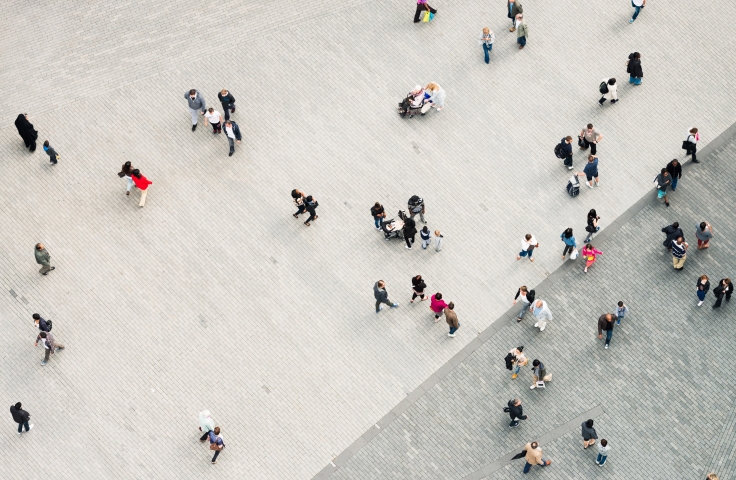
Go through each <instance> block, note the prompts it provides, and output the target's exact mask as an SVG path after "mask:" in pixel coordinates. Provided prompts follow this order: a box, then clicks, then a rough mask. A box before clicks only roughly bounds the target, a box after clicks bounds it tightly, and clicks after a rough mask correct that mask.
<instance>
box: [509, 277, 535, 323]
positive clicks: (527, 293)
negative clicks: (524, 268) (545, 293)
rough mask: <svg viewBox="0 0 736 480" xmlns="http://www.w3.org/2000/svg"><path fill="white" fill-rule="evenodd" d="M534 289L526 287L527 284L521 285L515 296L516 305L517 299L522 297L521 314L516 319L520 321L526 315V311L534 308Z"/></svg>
mask: <svg viewBox="0 0 736 480" xmlns="http://www.w3.org/2000/svg"><path fill="white" fill-rule="evenodd" d="M534 294H535V292H534V290H528V289H527V288H526V285H522V286H520V287H519V289H518V290H517V291H516V296H515V297H514V305H516V302H517V300H519V297H521V299H520V300H521V310H519V314H518V315H517V316H516V321H517V322H520V321H522V320H523V319H524V315H526V312H528V311H529V310H531V309H532V306H531V305H532V302H533V301H534Z"/></svg>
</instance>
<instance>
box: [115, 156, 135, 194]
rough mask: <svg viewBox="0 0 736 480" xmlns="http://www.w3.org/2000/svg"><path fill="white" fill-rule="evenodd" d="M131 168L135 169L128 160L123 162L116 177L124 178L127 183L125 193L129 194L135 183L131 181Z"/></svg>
mask: <svg viewBox="0 0 736 480" xmlns="http://www.w3.org/2000/svg"><path fill="white" fill-rule="evenodd" d="M133 170H135V167H133V165H131V164H130V162H125V163H124V164H123V166H122V167H121V168H120V171H119V172H118V177H120V178H124V179H125V181H126V182H127V184H128V188H126V190H125V194H126V195H130V189H131V188H133V185H135V184H134V183H133Z"/></svg>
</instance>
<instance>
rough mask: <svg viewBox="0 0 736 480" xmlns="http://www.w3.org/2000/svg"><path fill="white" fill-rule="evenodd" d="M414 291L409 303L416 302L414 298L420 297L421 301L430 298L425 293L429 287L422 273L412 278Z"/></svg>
mask: <svg viewBox="0 0 736 480" xmlns="http://www.w3.org/2000/svg"><path fill="white" fill-rule="evenodd" d="M411 286H412V291H413V292H414V293H413V294H412V296H411V300H410V301H409V303H414V300H415V299H416V298H417V297H419V298H420V299H421V300H420V301H421V302H423V301H425V300H429V298H427V296H426V295H425V294H424V289H425V288H427V284H426V283H424V279H423V278H422V276H421V275H417V276H416V277H413V278H412V279H411Z"/></svg>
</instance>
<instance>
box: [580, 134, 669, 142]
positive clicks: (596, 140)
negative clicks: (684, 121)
mask: <svg viewBox="0 0 736 480" xmlns="http://www.w3.org/2000/svg"><path fill="white" fill-rule="evenodd" d="M680 138H682V137H680ZM601 140H603V134H598V136H597V137H595V142H593V143H599V142H600V141H601Z"/></svg>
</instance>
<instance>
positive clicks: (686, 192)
mask: <svg viewBox="0 0 736 480" xmlns="http://www.w3.org/2000/svg"><path fill="white" fill-rule="evenodd" d="M734 160H736V139H734V140H732V141H730V142H729V143H728V144H727V145H726V146H724V147H723V148H721V149H719V151H718V152H716V154H715V155H714V157H709V158H708V159H707V160H706V161H705V162H704V163H701V165H700V166H697V167H694V168H688V169H687V170H686V171H685V173H684V174H683V178H682V180H681V182H680V184H679V185H678V189H677V192H675V193H673V194H672V199H671V204H672V206H671V207H670V208H669V209H667V208H666V207H665V206H664V205H663V204H660V203H659V202H657V201H656V200H654V201H653V202H652V203H651V204H650V205H648V206H646V207H645V208H644V209H643V210H642V211H641V212H640V213H638V214H636V215H635V216H634V217H633V218H632V219H631V220H630V221H629V222H627V223H626V224H624V225H623V226H622V228H621V229H620V230H619V231H617V232H615V233H614V234H613V236H612V237H611V238H610V239H608V240H607V241H605V242H604V243H602V244H600V245H596V246H597V247H599V248H600V249H601V250H602V251H603V252H604V255H603V256H602V257H601V258H600V260H599V261H598V262H596V264H595V265H593V267H592V268H591V269H590V271H589V273H587V274H585V273H583V271H582V264H581V263H578V264H577V266H574V267H572V268H570V269H569V270H568V271H567V272H566V273H565V275H564V276H563V277H562V278H561V279H559V280H557V281H552V282H549V284H548V285H544V289H543V290H542V289H540V290H537V297H538V298H543V299H545V300H546V301H547V302H548V303H549V305H550V308H551V309H552V311H553V312H554V314H555V319H554V320H553V321H552V322H551V325H549V326H548V327H547V329H546V330H545V331H544V332H543V333H539V331H538V330H536V329H533V328H532V326H531V324H532V321H530V320H529V319H526V320H525V321H524V322H523V323H521V324H516V322H512V323H511V324H510V325H509V326H507V327H506V328H504V329H502V330H501V331H499V332H498V334H497V335H496V336H494V337H492V338H491V339H490V340H488V341H487V342H486V343H485V344H484V345H483V346H482V347H481V348H479V349H478V350H477V351H476V352H475V353H474V354H473V355H471V356H470V357H468V359H467V360H466V361H465V362H463V363H461V364H460V365H458V366H457V367H456V368H455V369H454V370H453V371H452V372H451V373H450V374H449V375H448V376H447V377H446V378H445V379H444V380H443V381H441V382H440V383H439V384H438V385H437V386H436V387H435V388H434V389H432V390H431V391H430V392H429V393H427V394H426V395H424V396H423V397H422V398H421V399H420V400H419V401H417V403H416V404H415V405H413V406H412V407H410V408H409V409H408V410H407V411H406V413H405V414H404V415H402V416H400V417H399V418H398V419H397V420H396V421H395V422H393V423H392V424H391V425H390V426H389V427H388V428H385V429H384V431H383V432H382V433H381V434H379V436H377V437H376V438H375V439H374V440H373V441H372V442H371V443H369V444H368V445H367V446H365V447H364V448H363V449H362V450H360V451H359V452H358V453H357V454H356V455H355V456H354V457H353V458H352V459H351V460H349V461H348V462H347V464H346V465H345V466H344V467H342V468H340V469H339V470H337V472H335V473H334V474H333V475H332V477H331V478H334V479H350V478H366V479H381V478H395V479H400V478H406V479H409V478H412V479H415V478H428V479H429V478H431V479H440V478H443V479H444V478H447V479H450V478H458V479H459V478H463V477H465V476H467V475H469V474H471V473H472V472H474V471H476V470H479V469H480V468H482V467H483V465H485V464H488V463H490V462H491V461H493V460H494V459H496V458H499V457H502V456H504V455H505V454H507V453H510V452H514V451H519V449H520V447H521V446H523V445H524V444H525V443H526V442H527V441H531V440H533V439H535V438H539V437H540V436H542V435H543V434H544V433H545V432H548V431H549V430H552V429H553V428H555V427H557V426H558V425H561V424H564V423H565V422H567V421H568V420H569V419H571V418H574V417H575V416H577V415H578V414H579V413H580V412H585V411H587V410H589V409H590V408H591V407H592V406H593V405H595V404H597V403H599V404H600V405H601V406H602V407H603V409H604V411H605V414H604V415H602V416H601V417H600V418H596V419H595V427H596V430H597V432H598V435H599V437H600V438H606V439H608V440H609V442H610V444H611V446H612V448H613V451H612V453H611V458H610V459H609V462H608V464H607V465H606V466H605V467H604V468H600V467H598V466H596V465H595V463H594V458H593V457H594V454H593V452H588V451H584V450H583V449H582V444H581V437H580V433H579V431H577V430H576V431H575V432H573V433H571V434H569V435H566V436H564V437H563V438H560V439H557V440H554V441H553V442H551V443H549V444H548V445H543V450H544V452H545V458H551V459H553V461H554V465H553V467H552V468H550V469H549V470H547V471H545V472H544V473H543V475H544V477H545V478H558V479H569V478H589V477H591V476H592V475H596V476H602V478H640V477H641V475H643V474H646V476H647V478H654V479H667V478H700V476H704V474H705V473H704V472H707V471H709V470H711V469H712V470H716V471H717V472H718V473H719V474H722V475H723V477H725V478H730V477H729V475H733V474H734V469H733V463H732V462H731V459H730V457H731V456H732V453H731V450H732V449H731V447H729V445H731V444H732V443H733V431H732V425H731V424H732V423H733V422H732V419H731V417H732V416H733V405H734V403H733V398H734V397H733V396H734V390H735V389H734V385H733V382H732V381H731V378H730V375H728V374H727V373H724V368H726V369H727V365H729V364H730V363H731V361H732V358H733V349H734V346H736V336H735V335H734V332H733V328H731V327H732V325H731V319H732V318H733V317H734V312H733V308H734V305H729V304H726V303H725V302H724V307H723V308H721V309H720V310H712V309H711V308H709V306H710V305H711V304H712V303H713V301H714V297H713V296H712V294H709V295H708V297H707V303H706V304H705V305H704V306H702V307H697V306H696V304H697V298H696V297H695V289H694V285H695V282H696V279H697V277H698V276H700V275H702V274H707V275H708V276H709V277H710V278H711V279H712V282H713V283H714V284H715V283H716V282H717V281H718V280H719V279H720V278H723V277H726V276H730V277H733V276H734V273H733V265H734V258H735V257H734V254H733V252H734V247H736V245H735V243H736V242H735V241H734V238H736V237H735V235H736V226H735V225H734V223H733V221H732V219H731V218H730V213H729V211H728V209H724V208H722V207H723V204H722V200H721V199H722V197H723V192H725V191H729V190H730V189H732V188H733V185H734V184H733V177H734V174H736V163H735V162H734ZM652 197H654V192H652ZM702 220H708V221H709V222H711V223H712V225H713V226H714V228H715V230H716V237H715V238H714V240H713V242H712V247H711V248H710V249H708V250H702V251H698V250H697V249H696V248H695V246H696V245H697V243H696V241H695V238H694V226H695V224H696V223H698V222H700V221H702ZM673 221H679V222H680V224H681V225H683V230H685V232H686V236H687V240H688V241H689V243H690V244H691V245H692V247H691V250H690V253H689V254H688V259H687V260H686V264H685V268H684V271H683V272H675V271H674V270H673V268H672V263H671V255H670V254H669V253H668V252H667V251H666V250H665V249H664V248H663V247H662V240H663V234H662V233H661V232H660V231H659V230H660V228H661V227H662V226H664V225H667V224H669V223H672V222H673ZM716 225H717V226H716ZM618 300H623V301H624V302H625V303H626V304H627V305H628V306H629V308H630V309H631V312H630V314H629V315H628V316H627V318H626V319H625V320H623V322H622V325H621V326H619V327H616V330H615V331H614V335H613V339H612V341H611V347H610V349H609V350H604V349H603V340H599V339H598V338H597V336H596V334H597V331H596V324H597V318H598V316H599V315H601V314H603V313H606V312H611V311H613V309H614V308H615V305H616V302H617V301H618ZM731 303H733V302H731ZM517 345H524V346H525V352H526V353H527V356H528V357H529V358H530V359H534V358H539V359H541V360H542V361H543V362H545V364H546V366H547V369H548V372H550V373H552V374H553V380H552V381H551V382H550V383H549V384H548V388H547V389H545V390H543V391H538V390H535V391H532V390H529V388H528V386H529V384H530V383H531V381H530V374H529V373H528V370H527V369H523V370H522V373H521V374H520V377H519V378H518V379H516V380H511V379H510V374H509V373H508V371H507V370H505V366H504V362H503V357H504V356H505V354H506V352H507V351H508V350H509V349H511V348H512V347H513V346H517ZM514 397H518V398H521V400H522V405H523V406H524V411H525V413H526V414H527V415H529V419H528V420H526V421H524V422H522V423H521V426H520V428H517V429H509V428H508V421H509V420H508V415H507V414H504V413H503V412H502V408H503V407H504V406H505V404H506V402H507V401H508V400H509V399H510V398H514ZM716 456H718V457H716ZM523 466H524V465H523V461H522V460H519V461H515V462H513V463H512V464H511V465H509V466H507V467H505V468H504V469H502V470H499V471H496V472H495V473H493V474H492V475H490V476H488V477H487V478H493V479H505V478H517V476H518V474H519V472H518V470H521V469H522V468H523ZM710 467H712V468H710ZM594 472H595V473H594ZM644 472H646V473H644Z"/></svg>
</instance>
